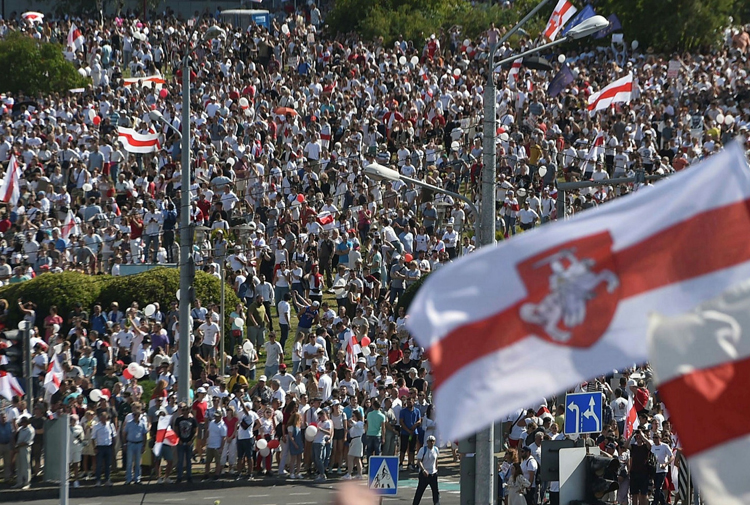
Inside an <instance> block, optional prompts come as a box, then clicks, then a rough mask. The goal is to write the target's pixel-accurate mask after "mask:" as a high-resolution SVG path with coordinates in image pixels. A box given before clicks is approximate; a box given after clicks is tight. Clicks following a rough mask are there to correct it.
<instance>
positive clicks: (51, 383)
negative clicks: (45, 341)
mask: <svg viewBox="0 0 750 505" xmlns="http://www.w3.org/2000/svg"><path fill="white" fill-rule="evenodd" d="M63 376H64V373H63V369H62V364H61V363H60V357H59V356H58V355H57V354H53V355H52V357H51V358H50V360H49V366H48V367H47V374H46V375H45V376H44V389H46V390H47V392H48V393H49V394H53V393H56V392H57V390H58V389H60V384H62V380H63Z"/></svg>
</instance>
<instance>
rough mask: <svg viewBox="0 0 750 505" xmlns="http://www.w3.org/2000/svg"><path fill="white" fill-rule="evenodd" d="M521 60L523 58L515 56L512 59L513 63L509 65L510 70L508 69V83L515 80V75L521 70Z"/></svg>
mask: <svg viewBox="0 0 750 505" xmlns="http://www.w3.org/2000/svg"><path fill="white" fill-rule="evenodd" d="M522 62H523V58H517V59H515V60H514V61H513V64H512V65H511V66H510V70H508V83H509V84H512V83H514V82H516V78H517V77H516V76H517V75H518V74H519V72H521V63H522Z"/></svg>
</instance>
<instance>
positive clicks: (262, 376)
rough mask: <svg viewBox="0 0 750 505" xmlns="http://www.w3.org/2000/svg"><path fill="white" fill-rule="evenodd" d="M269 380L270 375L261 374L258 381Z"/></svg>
mask: <svg viewBox="0 0 750 505" xmlns="http://www.w3.org/2000/svg"><path fill="white" fill-rule="evenodd" d="M267 380H268V377H266V376H265V375H261V376H260V377H258V382H260V381H263V382H265V381H267Z"/></svg>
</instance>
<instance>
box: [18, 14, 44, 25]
mask: <svg viewBox="0 0 750 505" xmlns="http://www.w3.org/2000/svg"><path fill="white" fill-rule="evenodd" d="M21 17H22V18H23V19H25V20H26V21H28V22H29V23H32V24H33V23H41V22H43V21H44V14H42V13H41V12H36V11H28V12H24V13H23V14H21Z"/></svg>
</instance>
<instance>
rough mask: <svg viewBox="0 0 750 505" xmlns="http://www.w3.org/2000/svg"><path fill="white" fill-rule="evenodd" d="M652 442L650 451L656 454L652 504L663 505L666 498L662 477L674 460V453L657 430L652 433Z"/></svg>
mask: <svg viewBox="0 0 750 505" xmlns="http://www.w3.org/2000/svg"><path fill="white" fill-rule="evenodd" d="M652 440H653V442H654V443H653V444H651V452H652V453H654V456H656V474H655V475H654V501H653V502H652V505H665V504H666V503H667V502H666V499H665V497H664V490H663V487H664V479H665V478H666V476H667V472H668V471H669V465H671V464H672V463H673V462H674V454H673V453H672V449H670V448H669V446H668V445H667V444H663V443H662V442H661V434H660V433H659V432H656V433H654V435H653V437H652Z"/></svg>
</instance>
